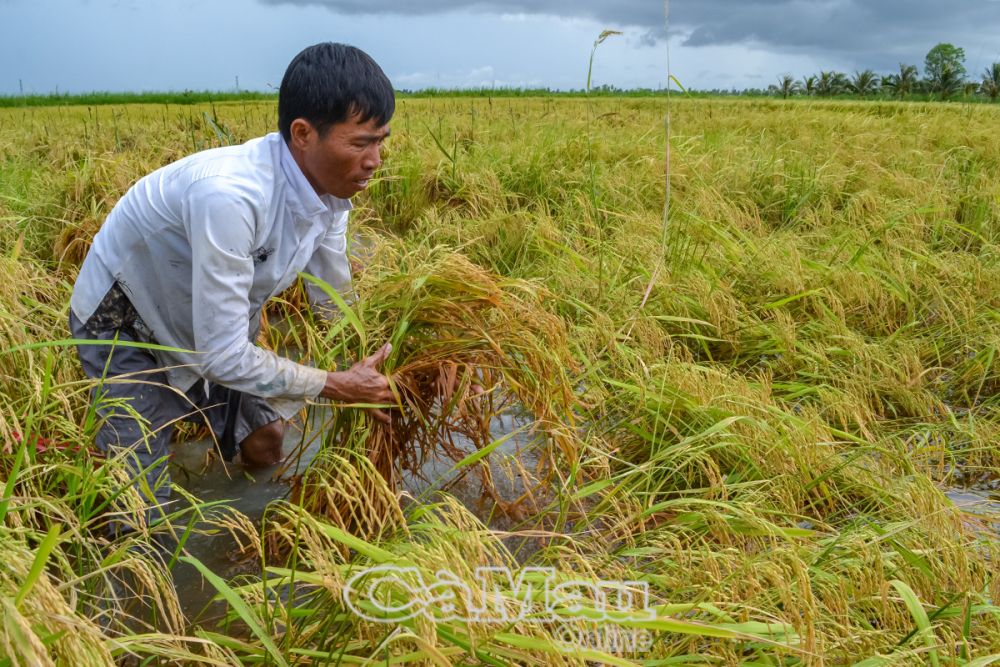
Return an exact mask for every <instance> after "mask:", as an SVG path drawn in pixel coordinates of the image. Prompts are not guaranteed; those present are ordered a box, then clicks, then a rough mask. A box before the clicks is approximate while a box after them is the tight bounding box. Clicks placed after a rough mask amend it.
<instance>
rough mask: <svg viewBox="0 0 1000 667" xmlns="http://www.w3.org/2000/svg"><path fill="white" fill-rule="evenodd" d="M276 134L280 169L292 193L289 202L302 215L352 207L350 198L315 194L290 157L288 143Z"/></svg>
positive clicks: (310, 216)
mask: <svg viewBox="0 0 1000 667" xmlns="http://www.w3.org/2000/svg"><path fill="white" fill-rule="evenodd" d="M276 134H277V141H278V143H279V144H281V148H280V150H281V171H282V173H283V174H284V175H285V179H286V180H287V181H288V184H289V185H290V186H291V190H292V194H293V196H292V198H291V199H292V201H291V203H292V204H293V205H294V207H295V208H297V209H298V210H299V213H300V214H301V215H302V216H303V217H306V218H312V217H314V216H317V215H320V214H322V213H341V212H343V211H350V210H351V209H352V208H354V205H353V204H352V203H351V200H350V199H341V198H340V197H334V196H333V195H323V196H322V197H321V196H319V195H318V194H316V191H315V190H314V189H313V186H312V185H311V184H310V183H309V179H307V178H306V175H305V174H303V173H302V169H300V168H299V164H298V163H297V162H296V161H295V158H294V157H292V151H291V150H289V148H288V144H286V143H285V140H284V138H283V137H282V136H281V134H280V133H276Z"/></svg>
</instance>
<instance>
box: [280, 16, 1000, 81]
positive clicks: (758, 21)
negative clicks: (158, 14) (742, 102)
mask: <svg viewBox="0 0 1000 667" xmlns="http://www.w3.org/2000/svg"><path fill="white" fill-rule="evenodd" d="M261 1H262V2H265V3H267V4H312V5H320V6H325V7H329V8H330V9H331V10H334V11H337V12H342V13H347V14H403V15H406V14H410V15H414V14H424V15H426V14H434V13H439V12H445V11H471V12H492V13H527V14H543V15H554V16H562V17H576V18H591V19H594V20H596V21H599V22H602V23H604V24H606V25H614V26H632V27H635V28H638V29H639V30H640V33H639V37H640V39H641V41H642V42H643V43H646V44H649V43H652V42H655V41H659V40H662V38H663V35H664V6H663V4H662V3H661V2H657V1H655V0H620V1H618V2H607V0H575V1H572V2H571V1H569V0H532V1H526V0H492V1H491V0H469V1H463V0H422V1H420V2H402V1H400V0H261ZM670 29H671V32H672V33H674V34H677V35H681V36H683V43H684V45H685V46H692V47H696V46H715V45H734V44H752V45H757V46H760V47H761V48H764V49H767V50H771V51H778V52H783V53H791V54H806V53H808V54H811V55H817V56H824V57H832V58H835V59H838V60H840V61H843V62H845V63H853V64H857V65H858V66H865V67H869V66H870V67H874V68H892V67H895V65H896V63H898V62H899V61H900V60H905V61H907V62H913V63H916V64H921V63H922V62H923V56H924V54H925V53H926V52H927V50H928V49H929V48H930V47H931V46H933V45H934V44H936V43H938V42H942V41H948V42H953V43H955V44H957V45H959V46H964V47H965V48H966V51H967V54H968V55H969V56H970V58H974V57H975V55H976V54H977V53H979V54H981V55H982V57H983V58H985V59H987V60H992V59H996V58H997V57H1000V40H998V39H997V37H996V36H997V35H1000V1H998V0H949V2H941V1H940V0H688V1H686V2H677V1H676V0H675V1H674V2H673V3H672V5H671V8H670ZM970 65H972V66H975V63H970Z"/></svg>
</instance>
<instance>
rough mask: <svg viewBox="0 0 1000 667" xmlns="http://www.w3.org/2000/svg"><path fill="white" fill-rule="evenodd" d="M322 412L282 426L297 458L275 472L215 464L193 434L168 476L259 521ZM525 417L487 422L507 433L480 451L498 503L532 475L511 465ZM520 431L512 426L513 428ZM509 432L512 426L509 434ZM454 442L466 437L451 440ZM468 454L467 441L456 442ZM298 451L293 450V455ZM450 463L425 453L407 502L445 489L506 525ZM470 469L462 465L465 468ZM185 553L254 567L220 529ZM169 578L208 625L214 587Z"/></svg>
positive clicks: (521, 442) (530, 448) (185, 576)
mask: <svg viewBox="0 0 1000 667" xmlns="http://www.w3.org/2000/svg"><path fill="white" fill-rule="evenodd" d="M330 416H331V415H330V411H329V410H327V409H324V408H320V407H318V406H313V407H312V408H310V410H309V417H308V420H307V423H303V421H302V420H298V421H294V422H292V423H291V424H289V428H287V429H286V434H285V445H284V451H285V452H286V454H288V455H289V458H290V459H292V458H295V457H297V461H295V462H293V463H292V464H291V466H290V469H289V470H288V471H287V472H286V473H285V474H284V476H283V478H281V475H280V473H281V471H282V468H283V466H282V465H278V466H274V467H272V468H265V469H259V470H255V471H253V472H252V474H251V473H250V472H249V471H247V470H246V469H244V468H243V467H242V466H241V465H239V464H238V463H235V464H228V465H226V464H223V463H222V462H220V461H219V460H218V459H217V458H215V457H212V456H210V452H211V450H212V448H213V443H212V442H211V441H210V440H193V441H188V442H184V443H180V444H175V445H174V446H173V448H172V449H173V459H172V460H173V464H174V465H173V467H172V471H171V472H172V475H173V480H174V482H175V483H177V484H178V485H180V486H182V487H184V488H185V489H186V490H188V491H190V492H191V493H193V494H194V495H195V496H197V497H198V498H200V499H201V500H202V501H225V502H226V504H228V505H229V506H230V507H232V508H234V509H236V510H239V511H240V512H242V513H243V514H245V515H246V516H247V517H248V518H249V519H250V520H251V521H253V522H254V523H255V524H257V525H260V520H261V518H262V517H263V515H264V511H265V509H266V507H267V505H268V503H270V502H272V501H274V500H278V499H282V498H285V497H287V495H288V492H289V485H288V484H287V481H285V480H286V479H287V477H288V476H289V475H291V474H294V473H295V472H301V471H302V470H303V468H304V467H305V466H306V465H308V463H309V461H311V460H312V459H313V458H314V457H315V456H316V453H317V452H318V451H319V446H320V441H321V439H322V438H321V437H320V436H321V435H322V431H323V427H324V424H325V423H326V422H327V421H328V419H329V418H330ZM529 423H530V419H529V418H528V417H527V416H525V415H522V414H518V413H517V412H516V411H508V412H505V413H503V414H500V415H497V416H495V417H494V418H493V420H492V422H491V424H490V431H491V434H492V437H493V438H494V439H495V440H499V439H501V438H503V437H504V436H506V435H508V434H511V433H514V435H513V436H512V437H510V438H509V439H508V440H506V441H505V442H503V443H502V444H500V445H499V446H498V447H497V448H496V449H495V450H494V451H493V452H492V453H491V454H490V456H489V457H488V463H489V466H490V472H491V475H492V480H493V485H494V488H495V489H496V492H497V495H498V496H499V498H500V499H501V500H502V501H504V502H510V501H513V500H515V499H517V498H518V497H519V496H520V495H521V494H522V493H524V491H525V489H526V488H529V487H530V486H531V485H532V484H533V483H534V481H535V480H534V479H523V478H522V475H521V473H519V472H518V468H519V466H517V465H513V459H515V458H516V459H517V460H518V461H519V462H520V467H523V468H524V470H526V471H527V472H528V474H529V475H530V474H531V473H532V472H533V471H534V469H535V465H536V464H537V462H538V458H539V451H540V447H541V438H540V437H539V436H537V434H533V433H532V432H531V430H530V429H528V428H525V427H526V426H527V425H528V424H529ZM519 429H520V430H519ZM515 431H518V432H517V433H515ZM456 444H459V446H462V445H463V444H467V443H461V442H459V443H456ZM464 449H466V450H467V453H471V452H472V451H473V448H472V447H471V445H468V444H467V446H465V447H464ZM300 452H301V454H300ZM454 463H455V462H454V461H453V460H451V459H449V458H447V457H443V456H429V457H428V460H427V462H426V463H425V465H424V466H423V467H422V468H421V469H420V470H419V471H417V472H416V473H411V472H406V473H404V475H403V487H404V489H405V491H407V492H408V494H409V495H410V496H412V497H413V498H414V499H415V501H414V502H420V501H421V500H423V499H428V498H430V497H432V496H433V494H434V493H436V492H438V491H445V492H447V493H449V494H451V495H453V496H454V497H455V498H457V499H458V500H459V501H461V502H462V503H463V504H464V505H465V506H466V507H467V508H469V510H471V511H472V512H473V513H474V514H475V515H476V516H478V517H479V518H480V519H481V520H482V521H483V522H484V523H486V524H487V525H488V526H490V527H491V528H495V529H498V530H509V529H511V528H512V527H513V525H512V521H511V520H510V519H509V518H508V517H506V516H504V515H502V513H500V512H497V511H496V504H495V503H494V501H493V500H492V499H490V498H484V494H483V488H482V485H481V481H480V476H479V475H478V474H469V473H468V472H466V473H465V474H463V473H462V472H456V471H454V470H453V467H454ZM473 469H474V466H473V467H470V468H468V469H466V470H467V471H469V470H473ZM185 546H186V549H187V551H188V552H189V553H190V554H191V555H193V556H194V557H196V558H198V559H199V560H201V561H202V562H203V563H205V564H206V565H207V566H208V567H209V568H210V569H211V570H212V571H213V572H215V573H216V574H219V575H220V576H222V577H223V578H226V579H229V578H231V577H233V576H236V575H238V574H244V573H253V572H259V563H257V562H242V561H240V559H239V558H238V557H236V556H235V552H236V543H235V542H234V540H233V539H232V538H231V537H230V536H228V535H213V536H208V535H195V536H192V537H191V538H190V539H189V540H188V541H187V543H186V545H185ZM174 582H175V584H176V587H177V593H178V596H179V597H180V600H181V605H182V608H183V609H184V611H185V613H186V614H187V615H188V617H189V618H190V619H191V620H192V621H194V622H196V623H199V624H203V625H204V624H206V623H207V624H211V623H212V622H213V621H214V620H217V619H218V618H219V616H220V615H221V613H222V612H223V611H224V608H223V606H222V605H221V603H215V604H212V603H211V600H212V598H213V597H214V595H215V590H214V589H213V588H212V587H211V585H209V584H208V583H207V582H205V581H203V579H202V577H201V576H200V575H199V574H198V573H197V571H195V570H194V568H192V567H190V566H187V565H184V564H178V565H177V566H176V567H175V569H174Z"/></svg>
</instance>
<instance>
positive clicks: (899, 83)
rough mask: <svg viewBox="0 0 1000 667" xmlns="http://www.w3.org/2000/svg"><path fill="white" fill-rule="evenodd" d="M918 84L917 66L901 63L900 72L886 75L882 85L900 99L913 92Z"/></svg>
mask: <svg viewBox="0 0 1000 667" xmlns="http://www.w3.org/2000/svg"><path fill="white" fill-rule="evenodd" d="M916 85H917V66H916V65H904V64H903V63H899V73H898V74H890V75H889V76H887V77H885V79H884V80H883V83H882V87H883V88H886V89H888V90H889V92H891V93H892V95H893V96H894V97H898V98H900V99H902V98H904V97H906V96H907V95H909V94H910V93H912V92H913V89H914V88H915V87H916Z"/></svg>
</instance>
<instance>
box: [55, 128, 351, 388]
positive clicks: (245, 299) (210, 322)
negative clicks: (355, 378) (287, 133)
mask: <svg viewBox="0 0 1000 667" xmlns="http://www.w3.org/2000/svg"><path fill="white" fill-rule="evenodd" d="M350 209H351V203H350V201H349V200H346V199H339V198H337V197H334V196H332V195H323V196H319V195H317V194H316V191H315V190H313V188H312V186H311V185H310V184H309V182H308V181H307V180H306V178H305V175H304V174H303V173H302V171H301V169H299V166H298V165H297V164H296V162H295V160H294V158H293V157H292V155H291V152H290V151H289V149H288V147H287V146H286V145H285V142H284V140H283V139H282V137H281V135H280V134H278V133H272V134H269V135H267V136H265V137H261V138H258V139H253V140H251V141H248V142H247V143H245V144H242V145H240V146H229V147H225V148H216V149H212V150H207V151H202V152H200V153H195V154H194V155H190V156H188V157H186V158H184V159H181V160H179V161H177V162H174V163H172V164H169V165H167V166H165V167H163V168H161V169H158V170H156V171H154V172H152V173H151V174H149V175H147V176H145V177H144V178H142V179H140V180H139V181H138V182H137V183H135V185H133V186H132V187H131V188H130V189H129V190H128V192H127V193H125V196H124V197H122V199H121V200H120V201H119V202H118V204H116V205H115V207H114V209H113V210H112V211H111V213H110V214H109V215H108V218H107V220H106V221H105V223H104V225H103V226H102V227H101V229H100V231H99V232H98V233H97V235H96V236H95V237H94V242H93V245H92V246H91V249H90V251H89V253H88V254H87V257H86V259H85V260H84V262H83V266H82V267H81V269H80V275H79V276H78V278H77V280H76V284H75V285H74V288H73V295H72V297H71V299H70V307H71V308H72V309H73V312H74V314H75V315H76V316H77V317H78V318H79V319H80V321H82V322H87V320H88V319H89V318H90V317H91V315H93V314H94V312H95V311H96V310H97V309H98V306H99V304H100V303H101V301H102V300H103V299H104V298H105V296H106V295H107V293H108V292H109V290H110V289H111V287H112V285H114V284H116V283H117V284H118V285H120V286H121V289H122V291H123V292H124V293H125V294H126V295H127V297H128V300H129V301H130V302H131V303H132V304H133V305H134V307H135V310H136V312H137V314H138V316H139V318H141V322H142V323H143V326H144V332H145V334H144V335H145V336H147V337H148V339H149V341H151V342H156V343H159V344H161V345H166V346H170V347H174V348H179V349H181V350H185V351H183V352H173V351H170V352H165V351H159V350H157V351H156V352H155V354H156V355H157V357H158V360H159V361H160V362H162V365H163V367H164V368H165V369H166V373H167V377H168V381H169V382H170V384H171V385H172V386H174V387H176V388H178V389H180V390H182V391H186V390H187V389H188V388H190V387H191V385H193V384H194V383H195V382H196V381H197V380H199V379H206V380H209V381H211V382H215V383H218V384H221V385H223V386H226V387H230V388H232V389H236V390H238V391H243V392H247V393H250V394H253V395H256V396H261V397H265V398H269V397H274V398H286V399H303V398H313V397H315V396H317V395H318V394H319V392H320V391H321V390H322V389H323V386H324V384H325V382H326V372H325V371H324V370H321V369H316V368H312V367H309V366H305V365H302V364H298V363H296V362H293V361H291V360H290V359H286V358H284V357H281V356H279V355H277V354H275V353H274V352H271V351H269V350H265V349H263V348H261V347H259V346H257V345H255V344H254V342H253V341H252V340H251V339H252V337H253V335H254V333H255V332H256V331H257V330H258V329H259V324H260V314H261V310H262V309H263V306H264V303H265V302H266V301H267V300H268V299H270V298H271V297H272V296H275V295H277V294H279V293H280V292H282V291H283V290H284V289H285V288H287V287H288V286H289V285H291V284H292V282H294V280H295V279H296V277H297V275H298V273H299V272H300V271H305V272H306V273H309V274H312V275H314V276H316V277H318V278H321V279H322V280H324V281H326V282H327V283H329V284H330V285H331V286H332V287H333V288H334V289H336V290H337V291H338V292H340V293H341V294H344V295H345V296H346V295H347V294H348V293H349V292H350V285H351V269H350V263H349V261H348V258H347V217H348V212H349V211H350ZM308 289H309V293H310V300H311V301H312V303H313V306H314V307H316V306H319V305H322V306H328V302H327V300H326V297H325V295H323V294H322V292H321V291H320V290H317V289H314V288H312V287H311V286H309V287H308Z"/></svg>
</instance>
